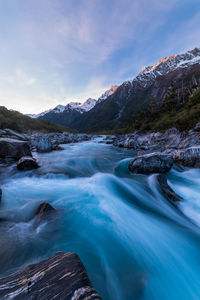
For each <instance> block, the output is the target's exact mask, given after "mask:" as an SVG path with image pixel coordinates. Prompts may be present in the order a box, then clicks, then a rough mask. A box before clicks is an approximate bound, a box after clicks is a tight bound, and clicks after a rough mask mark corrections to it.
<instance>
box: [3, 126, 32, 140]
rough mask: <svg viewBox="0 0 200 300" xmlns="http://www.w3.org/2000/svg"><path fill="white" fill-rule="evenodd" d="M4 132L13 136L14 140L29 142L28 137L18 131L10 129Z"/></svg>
mask: <svg viewBox="0 0 200 300" xmlns="http://www.w3.org/2000/svg"><path fill="white" fill-rule="evenodd" d="M4 131H5V134H6V135H9V136H11V137H12V138H17V139H19V140H22V141H27V137H26V136H25V135H24V134H22V133H19V132H17V131H14V130H12V129H9V128H6V129H4Z"/></svg>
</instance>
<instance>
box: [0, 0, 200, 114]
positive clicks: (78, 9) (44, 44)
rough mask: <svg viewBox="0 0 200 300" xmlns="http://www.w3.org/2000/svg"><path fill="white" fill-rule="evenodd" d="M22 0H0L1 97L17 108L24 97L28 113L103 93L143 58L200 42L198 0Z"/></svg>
mask: <svg viewBox="0 0 200 300" xmlns="http://www.w3.org/2000/svg"><path fill="white" fill-rule="evenodd" d="M17 3H18V5H13V1H12V0H8V1H5V2H0V26H1V31H0V44H1V45H2V46H1V47H0V64H1V70H0V79H1V81H0V88H1V92H0V104H3V103H4V104H5V105H6V104H7V103H8V104H10V106H11V104H12V106H13V107H15V109H16V107H19V104H18V103H17V102H18V101H19V102H20V110H21V111H23V112H27V109H28V107H29V111H30V112H36V109H37V111H41V110H44V109H47V108H49V107H51V106H53V105H56V104H59V103H60V102H62V103H63V102H64V101H72V100H82V101H83V100H85V98H87V97H98V96H100V94H101V92H103V89H104V88H107V87H109V85H110V84H112V83H114V84H115V83H120V82H122V81H124V80H126V79H129V78H131V77H133V76H134V75H136V74H137V72H138V71H139V70H140V68H141V67H142V66H143V65H149V64H152V63H154V62H156V60H157V59H159V58H161V57H162V56H166V55H169V54H173V53H174V52H175V53H177V52H180V51H183V50H186V49H190V48H192V47H194V46H196V44H199V43H200V38H199V37H200V15H199V14H198V9H197V8H198V7H199V9H200V3H199V4H198V1H197V0H191V1H190V2H188V1H187V0H168V1H160V0H110V1H107V0H73V1H72V0H69V1H65V0H57V1H49V0H35V1H27V0H20V1H17ZM197 46H198V45H197ZM13 50H14V51H13ZM14 95H16V97H15V98H14V99H15V100H13V97H14ZM9 97H10V98H9ZM19 97H21V100H20V99H19ZM42 97H44V99H43V101H42ZM11 98H12V99H11ZM82 98H83V99H82ZM3 99H6V101H5V100H3ZM62 99H63V101H62ZM66 99H67V100H66ZM13 101H14V102H13ZM15 101H16V103H15ZM27 103H29V106H28V105H27ZM8 104H7V105H8ZM63 104H65V103H63Z"/></svg>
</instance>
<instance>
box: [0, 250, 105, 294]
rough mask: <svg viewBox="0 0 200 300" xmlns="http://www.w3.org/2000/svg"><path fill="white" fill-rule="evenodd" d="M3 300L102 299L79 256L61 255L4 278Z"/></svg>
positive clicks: (1, 281)
mask: <svg viewBox="0 0 200 300" xmlns="http://www.w3.org/2000/svg"><path fill="white" fill-rule="evenodd" d="M0 299H16V300H18V299H32V300H36V299H40V300H50V299H54V300H72V299H73V300H81V299H90V300H95V299H96V300H97V299H101V298H100V296H99V295H98V294H97V293H96V292H95V290H94V289H93V288H92V286H91V283H90V280H89V278H88V276H87V273H86V270H85V268H84V266H83V264H82V262H81V261H80V259H79V257H78V256H77V255H76V254H75V253H66V252H58V253H56V254H54V255H53V256H52V257H50V258H48V259H46V260H43V261H41V262H39V263H36V264H32V265H28V266H26V267H25V268H23V269H21V270H19V271H17V272H15V273H13V274H11V275H9V276H7V277H4V278H0Z"/></svg>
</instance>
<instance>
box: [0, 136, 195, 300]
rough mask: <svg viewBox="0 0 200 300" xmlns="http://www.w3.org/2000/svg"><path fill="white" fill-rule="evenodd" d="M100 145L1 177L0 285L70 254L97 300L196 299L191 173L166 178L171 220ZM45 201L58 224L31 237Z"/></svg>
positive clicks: (119, 158)
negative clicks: (175, 199) (176, 199)
mask: <svg viewBox="0 0 200 300" xmlns="http://www.w3.org/2000/svg"><path fill="white" fill-rule="evenodd" d="M99 141H100V138H99V139H96V140H92V141H88V142H82V143H77V144H68V145H64V148H65V150H63V151H54V152H51V153H44V154H37V159H38V161H39V164H40V165H41V167H40V168H39V169H37V170H33V171H27V172H19V171H17V170H16V167H15V166H13V165H12V166H8V167H3V166H1V167H0V183H1V184H0V186H1V188H2V190H3V197H2V205H1V210H0V213H1V217H2V218H3V217H9V220H10V221H9V222H1V223H0V235H1V239H0V257H1V260H0V275H1V276H4V275H6V274H8V273H11V272H13V271H15V270H17V269H19V268H21V267H22V266H24V265H27V264H29V263H34V262H37V261H40V260H42V259H44V258H47V257H49V256H51V255H52V254H54V253H55V252H56V251H70V252H75V253H77V254H78V255H79V257H80V258H81V260H82V262H83V263H84V266H85V267H86V270H87V272H88V275H89V277H90V280H91V282H92V284H93V286H94V287H95V289H96V290H97V291H98V292H99V294H100V295H101V296H102V298H103V299H104V300H129V299H130V300H134V299H141V300H147V299H151V300H152V299H156V300H158V299H162V300H165V299H167V300H169V299H170V300H173V299H174V300H177V299H181V300H184V299H186V300H188V299H200V284H199V282H200V254H199V253H200V230H199V225H200V170H199V169H180V168H178V167H174V168H173V169H172V170H171V171H170V172H169V174H168V175H167V176H168V183H169V185H170V186H171V187H172V188H173V189H174V190H175V191H176V192H177V193H178V194H179V195H181V196H182V197H183V198H184V201H183V202H182V203H181V204H180V210H178V209H176V208H175V207H173V206H172V205H171V204H170V203H169V202H168V201H167V200H166V199H165V198H164V197H163V195H162V194H161V192H160V189H159V187H158V184H157V181H156V176H155V175H150V176H145V175H131V174H129V172H128V170H127V164H128V161H129V160H130V158H131V157H133V156H134V153H133V151H132V150H127V149H122V148H116V147H114V146H112V145H107V144H104V143H99ZM44 201H47V202H48V203H50V204H51V205H52V206H53V207H54V208H55V209H57V210H58V217H57V218H56V219H55V220H54V221H53V220H52V221H51V222H48V223H43V224H41V225H40V226H39V227H38V228H37V229H36V230H35V229H33V226H32V221H31V217H32V216H33V213H34V210H35V209H36V207H37V205H38V204H39V203H41V202H44Z"/></svg>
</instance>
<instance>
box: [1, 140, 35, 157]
mask: <svg viewBox="0 0 200 300" xmlns="http://www.w3.org/2000/svg"><path fill="white" fill-rule="evenodd" d="M22 156H32V154H31V151H30V147H29V144H28V143H27V142H24V141H19V140H15V139H10V138H0V158H13V159H20V158H21V157H22Z"/></svg>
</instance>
